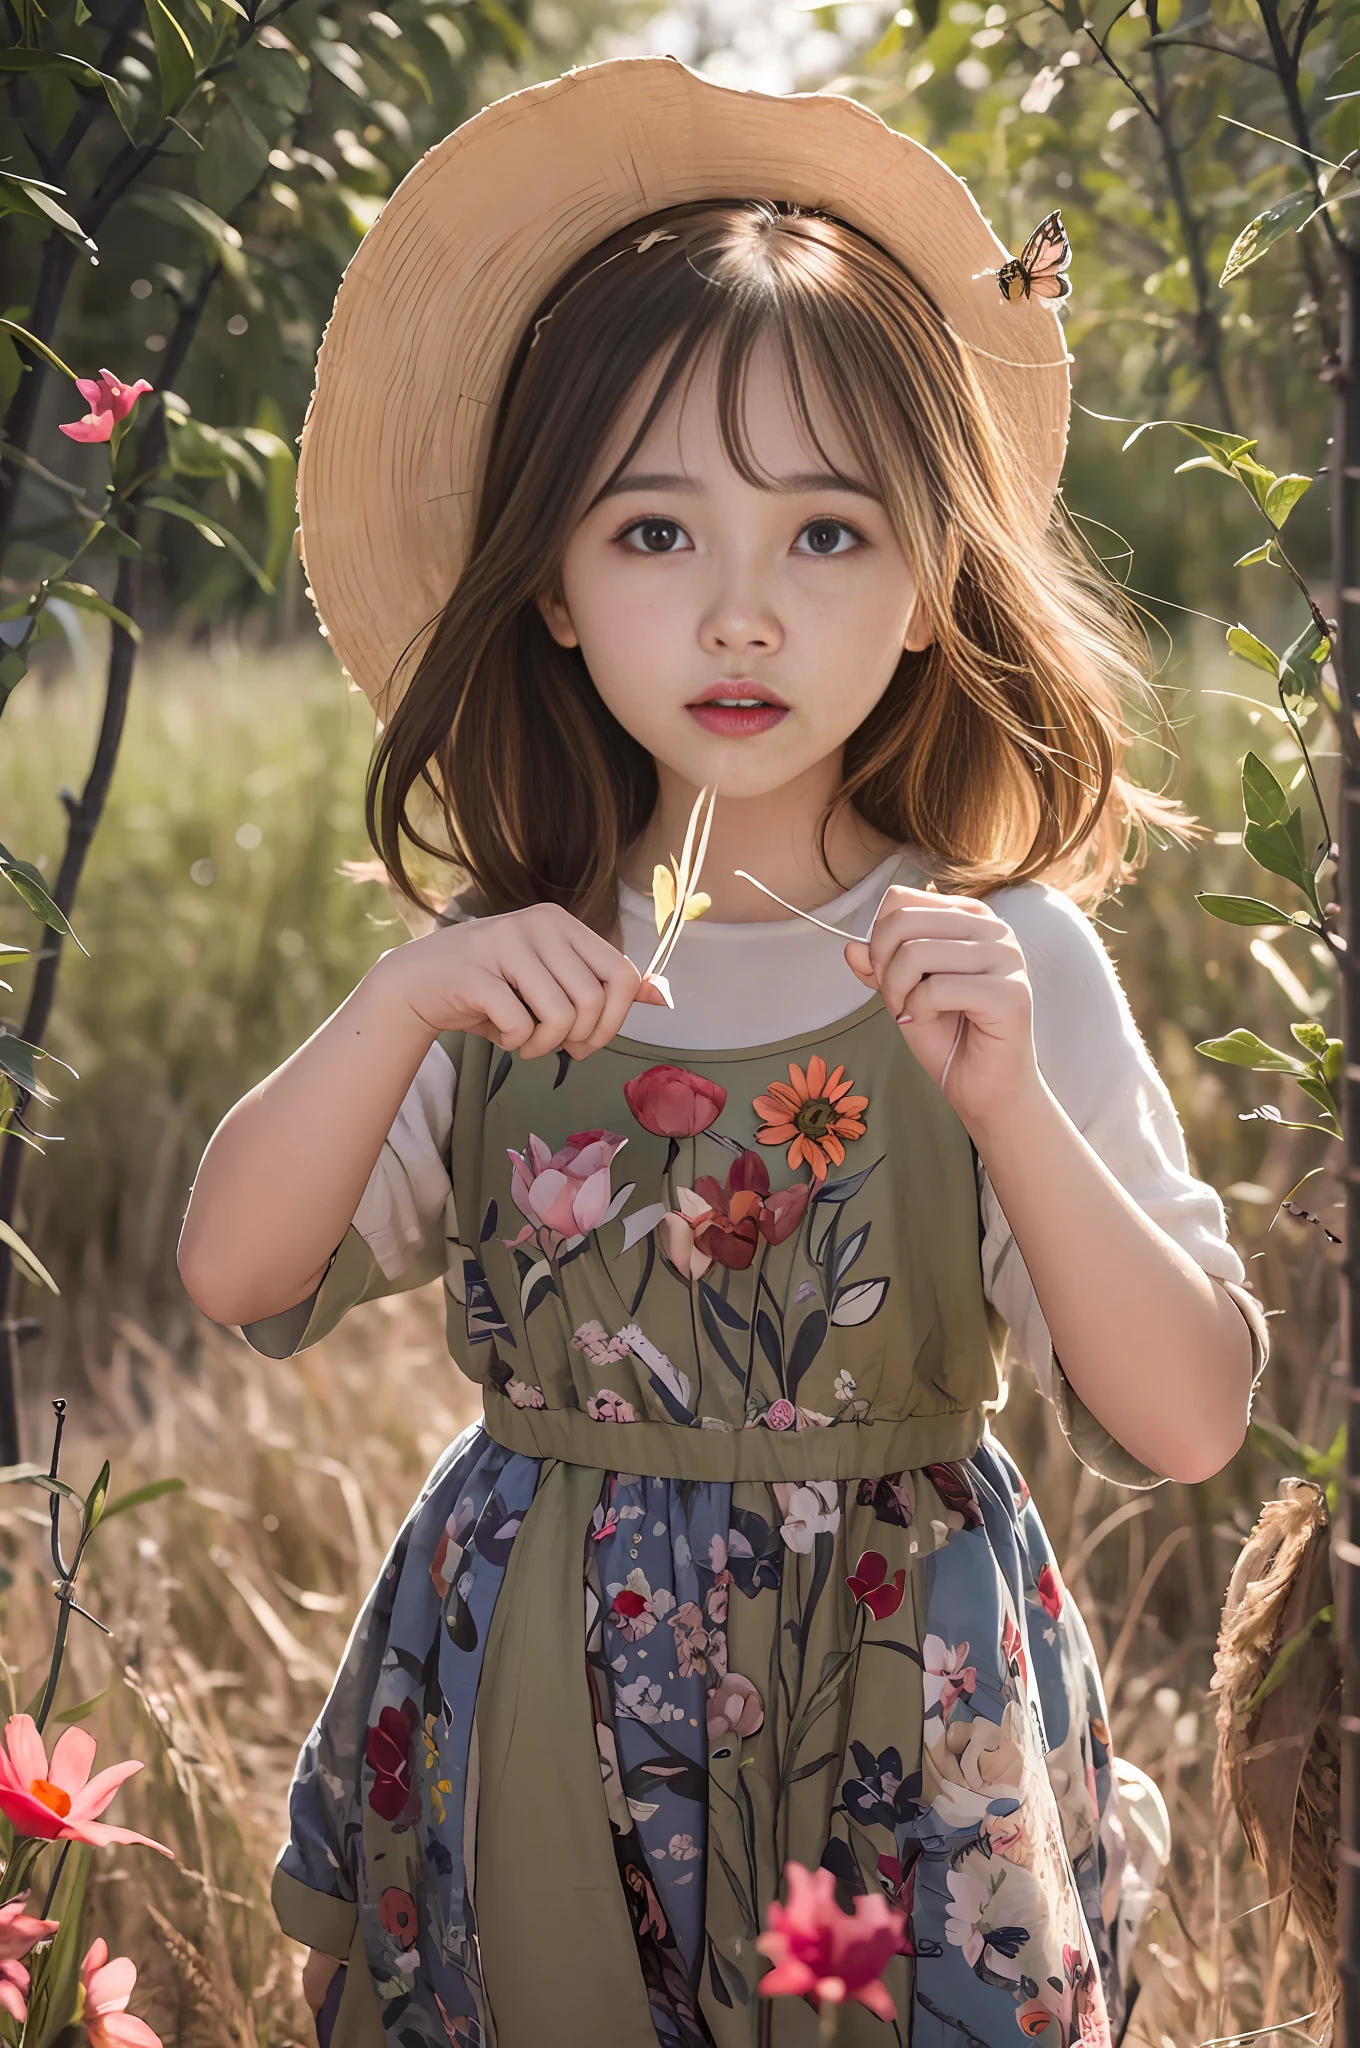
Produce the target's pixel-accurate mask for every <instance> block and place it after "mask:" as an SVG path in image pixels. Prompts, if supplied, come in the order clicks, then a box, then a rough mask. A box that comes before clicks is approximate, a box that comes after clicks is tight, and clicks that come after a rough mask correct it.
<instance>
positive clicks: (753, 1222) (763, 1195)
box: [690, 1151, 812, 1273]
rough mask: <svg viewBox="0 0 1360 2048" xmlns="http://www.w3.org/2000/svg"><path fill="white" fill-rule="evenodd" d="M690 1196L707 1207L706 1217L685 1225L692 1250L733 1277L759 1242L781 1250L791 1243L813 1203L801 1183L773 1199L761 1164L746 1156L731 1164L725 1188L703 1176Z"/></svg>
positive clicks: (753, 1155) (755, 1157)
mask: <svg viewBox="0 0 1360 2048" xmlns="http://www.w3.org/2000/svg"><path fill="white" fill-rule="evenodd" d="M694 1192H695V1194H696V1195H697V1196H698V1197H699V1199H700V1200H701V1201H704V1202H707V1204H708V1210H707V1213H706V1214H704V1215H702V1216H694V1217H692V1218H691V1219H690V1220H691V1222H692V1225H693V1229H694V1242H695V1244H696V1245H697V1247H698V1249H699V1250H700V1251H701V1252H703V1253H705V1254H706V1256H707V1257H708V1258H710V1259H716V1260H717V1262H718V1264H719V1265H720V1266H727V1267H729V1268H730V1269H731V1270H732V1271H733V1272H735V1273H744V1272H745V1271H746V1268H747V1267H748V1266H749V1265H750V1263H751V1261H752V1259H753V1258H754V1257H755V1255H756V1249H757V1247H758V1245H759V1243H760V1240H761V1238H762V1237H763V1238H764V1240H765V1242H766V1243H767V1244H783V1242H784V1240H785V1239H786V1238H789V1237H792V1236H793V1233H794V1231H795V1230H797V1228H798V1226H799V1224H800V1223H801V1222H802V1220H803V1218H804V1216H805V1215H806V1214H807V1206H808V1203H809V1201H810V1200H811V1197H812V1190H811V1189H810V1188H809V1186H808V1184H807V1182H806V1181H799V1182H798V1183H797V1185H796V1186H794V1187H791V1188H781V1189H780V1191H779V1193H778V1194H777V1195H772V1194H771V1193H770V1176H769V1172H768V1170H767V1168H766V1165H765V1161H764V1160H763V1159H762V1158H761V1156H760V1154H759V1153H758V1152H749V1151H748V1152H743V1153H742V1155H741V1157H740V1158H739V1159H734V1160H733V1162H732V1165H731V1166H730V1168H729V1169H728V1174H727V1183H726V1186H720V1185H719V1183H718V1182H717V1181H716V1180H715V1179H714V1178H713V1175H712V1174H711V1173H705V1174H701V1175H700V1176H699V1178H698V1180H696V1181H695V1183H694Z"/></svg>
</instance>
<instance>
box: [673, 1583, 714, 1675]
mask: <svg viewBox="0 0 1360 2048" xmlns="http://www.w3.org/2000/svg"><path fill="white" fill-rule="evenodd" d="M670 1625H671V1627H672V1629H673V1630H674V1631H675V1655H676V1660H677V1663H678V1665H679V1671H680V1676H681V1678H688V1677H689V1676H690V1674H691V1673H692V1672H695V1671H697V1672H699V1673H700V1675H701V1676H702V1674H703V1673H705V1672H706V1671H707V1670H708V1657H707V1650H708V1630H707V1629H706V1628H705V1627H704V1616H703V1610H702V1609H701V1608H700V1607H697V1606H696V1605H695V1603H694V1601H693V1600H682V1601H681V1603H680V1605H679V1606H678V1607H677V1608H676V1610H675V1612H674V1614H672V1615H671V1616H670Z"/></svg>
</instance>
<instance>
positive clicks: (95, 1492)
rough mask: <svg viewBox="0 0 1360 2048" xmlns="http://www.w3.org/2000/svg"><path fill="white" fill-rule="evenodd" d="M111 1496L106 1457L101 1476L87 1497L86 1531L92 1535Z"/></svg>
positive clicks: (84, 1519) (84, 1518)
mask: <svg viewBox="0 0 1360 2048" xmlns="http://www.w3.org/2000/svg"><path fill="white" fill-rule="evenodd" d="M108 1497H109V1461H108V1459H107V1458H105V1460H104V1463H103V1466H102V1467H101V1469H100V1473H99V1477H98V1478H97V1479H96V1480H95V1483H94V1485H93V1486H92V1487H91V1488H90V1490H89V1493H88V1494H87V1495H86V1497H85V1514H84V1517H83V1521H84V1533H85V1535H86V1536H90V1535H92V1534H93V1532H94V1531H95V1530H96V1529H97V1528H98V1527H99V1523H100V1520H101V1519H102V1517H103V1513H104V1503H105V1501H106V1500H107V1499H108Z"/></svg>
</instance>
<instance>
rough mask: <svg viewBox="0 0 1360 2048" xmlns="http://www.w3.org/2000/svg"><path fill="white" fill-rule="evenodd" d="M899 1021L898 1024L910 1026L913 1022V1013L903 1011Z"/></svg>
mask: <svg viewBox="0 0 1360 2048" xmlns="http://www.w3.org/2000/svg"><path fill="white" fill-rule="evenodd" d="M897 1021H898V1023H899V1024H910V1022H911V1011H910V1010H903V1011H902V1013H901V1015H900V1016H899V1017H898V1019H897Z"/></svg>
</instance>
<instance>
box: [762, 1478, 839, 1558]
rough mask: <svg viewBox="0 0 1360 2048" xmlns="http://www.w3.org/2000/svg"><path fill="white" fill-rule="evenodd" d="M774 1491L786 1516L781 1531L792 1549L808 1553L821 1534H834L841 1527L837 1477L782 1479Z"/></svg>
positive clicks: (780, 1508)
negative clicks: (797, 1482) (792, 1481)
mask: <svg viewBox="0 0 1360 2048" xmlns="http://www.w3.org/2000/svg"><path fill="white" fill-rule="evenodd" d="M771 1491H772V1492H773V1494H774V1497H775V1499H776V1500H777V1501H778V1502H779V1512H780V1514H781V1515H782V1516H783V1517H784V1519H783V1522H782V1523H781V1525H780V1530H779V1533H780V1535H781V1536H782V1537H783V1539H784V1541H785V1543H786V1544H787V1545H788V1547H789V1549H790V1550H797V1551H800V1552H801V1553H802V1554H803V1556H805V1557H806V1556H808V1555H809V1554H810V1553H811V1550H812V1546H813V1543H814V1542H815V1541H816V1539H817V1537H818V1536H823V1535H825V1536H834V1535H835V1533H836V1531H837V1529H839V1528H840V1525H841V1508H840V1488H839V1487H838V1486H837V1484H836V1482H835V1480H834V1479H810V1480H807V1481H806V1482H804V1483H803V1484H802V1485H790V1484H787V1483H786V1482H784V1481H782V1480H779V1481H776V1482H775V1485H774V1486H773V1488H772V1489H771Z"/></svg>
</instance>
